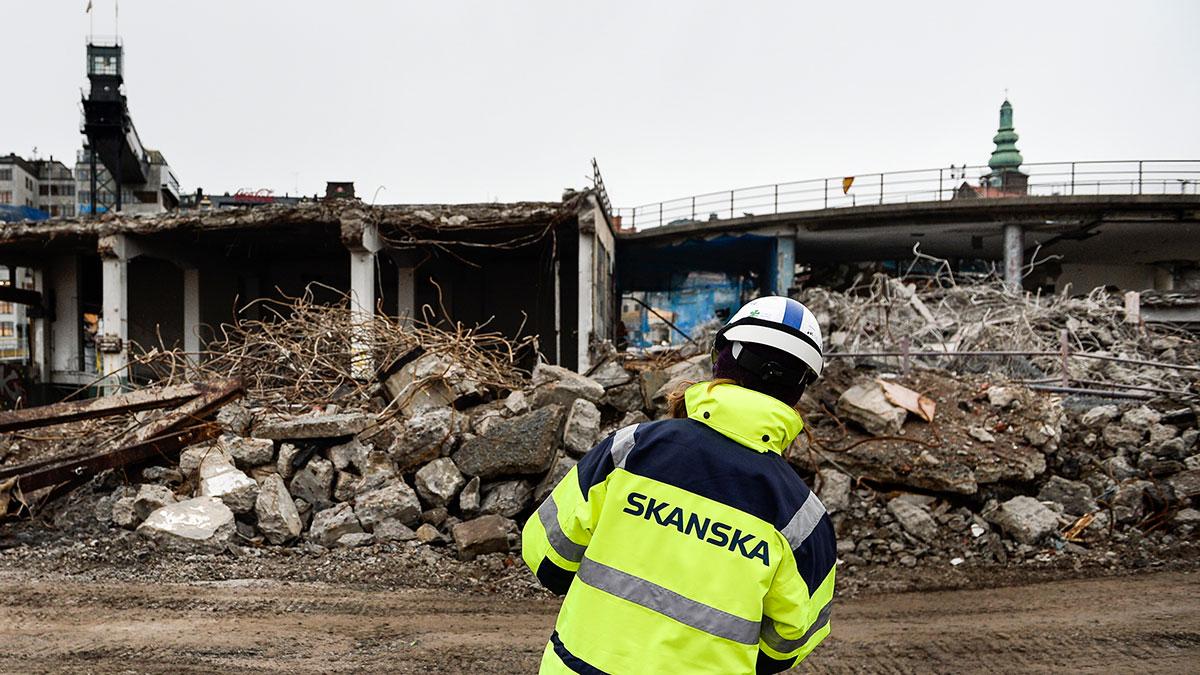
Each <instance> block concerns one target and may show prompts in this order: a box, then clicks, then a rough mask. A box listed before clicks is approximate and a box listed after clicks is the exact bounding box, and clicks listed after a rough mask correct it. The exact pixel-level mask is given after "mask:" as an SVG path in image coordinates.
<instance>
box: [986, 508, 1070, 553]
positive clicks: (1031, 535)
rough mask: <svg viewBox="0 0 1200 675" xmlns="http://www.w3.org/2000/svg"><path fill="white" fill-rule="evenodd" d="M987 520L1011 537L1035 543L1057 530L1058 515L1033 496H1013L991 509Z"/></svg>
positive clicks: (1031, 544) (1024, 542)
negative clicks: (996, 507)
mask: <svg viewBox="0 0 1200 675" xmlns="http://www.w3.org/2000/svg"><path fill="white" fill-rule="evenodd" d="M990 515H991V517H990V518H989V520H990V521H991V522H993V523H995V524H996V525H999V526H1000V527H1001V528H1003V529H1004V531H1005V532H1007V533H1009V534H1010V535H1011V536H1012V538H1013V539H1016V540H1017V541H1019V542H1021V543H1022V544H1028V545H1030V546H1035V545H1037V544H1038V543H1039V542H1040V541H1041V540H1042V539H1043V538H1045V537H1047V536H1048V535H1050V534H1051V533H1053V532H1056V531H1057V530H1058V516H1057V515H1056V514H1055V513H1054V511H1052V510H1050V508H1049V507H1047V506H1046V505H1045V504H1043V503H1041V502H1039V501H1038V500H1036V499H1034V498H1033V497H1025V496H1020V497H1013V498H1012V499H1010V500H1008V501H1006V502H1004V503H1003V504H1001V505H1000V508H998V509H996V510H995V511H993V512H992V513H991V514H990Z"/></svg>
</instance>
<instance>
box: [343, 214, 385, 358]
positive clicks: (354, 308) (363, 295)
mask: <svg viewBox="0 0 1200 675" xmlns="http://www.w3.org/2000/svg"><path fill="white" fill-rule="evenodd" d="M347 248H348V249H349V250H350V317H351V321H352V322H353V324H354V329H353V330H352V331H351V338H350V340H351V342H350V369H351V371H352V373H353V374H354V377H355V378H358V379H363V380H365V379H369V378H371V377H372V376H373V375H374V374H375V364H374V362H373V360H372V357H371V342H372V340H371V334H370V325H371V323H370V322H371V320H372V319H373V318H374V316H375V254H376V253H377V252H379V249H380V248H382V242H381V241H380V239H379V231H378V229H377V228H376V227H375V226H374V225H364V226H363V231H362V238H361V241H354V242H353V243H350V244H348V245H347Z"/></svg>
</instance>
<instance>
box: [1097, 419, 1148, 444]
mask: <svg viewBox="0 0 1200 675" xmlns="http://www.w3.org/2000/svg"><path fill="white" fill-rule="evenodd" d="M1144 435H1145V434H1144V432H1142V431H1138V430H1137V429H1130V428H1128V427H1123V426H1119V425H1116V424H1110V425H1108V426H1106V427H1104V431H1103V432H1101V436H1102V437H1103V438H1104V444H1105V445H1107V446H1108V447H1110V448H1112V449H1113V450H1133V449H1134V448H1138V447H1140V446H1141V445H1142V436H1144Z"/></svg>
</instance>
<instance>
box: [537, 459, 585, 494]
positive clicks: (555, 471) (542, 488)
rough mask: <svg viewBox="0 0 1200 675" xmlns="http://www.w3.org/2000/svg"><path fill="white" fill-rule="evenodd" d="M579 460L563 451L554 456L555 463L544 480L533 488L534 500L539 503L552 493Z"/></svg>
mask: <svg viewBox="0 0 1200 675" xmlns="http://www.w3.org/2000/svg"><path fill="white" fill-rule="evenodd" d="M577 463H578V460H576V459H574V458H571V457H568V456H566V455H565V454H563V453H561V452H560V453H559V454H558V456H557V457H555V458H554V463H553V464H551V465H550V470H549V471H547V472H546V475H545V476H543V477H542V480H541V481H540V482H539V483H538V484H537V487H536V488H534V489H533V500H534V501H535V502H538V503H539V504H540V503H541V502H542V500H544V499H545V498H546V495H548V494H550V493H551V492H552V491H553V490H554V488H555V487H556V486H557V485H558V484H559V483H561V482H562V479H563V478H565V477H566V475H567V474H568V473H570V471H571V469H573V468H575V465H576V464H577Z"/></svg>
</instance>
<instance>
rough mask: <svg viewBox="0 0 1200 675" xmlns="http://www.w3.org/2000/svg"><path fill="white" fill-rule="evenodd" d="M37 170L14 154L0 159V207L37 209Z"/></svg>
mask: <svg viewBox="0 0 1200 675" xmlns="http://www.w3.org/2000/svg"><path fill="white" fill-rule="evenodd" d="M37 199H38V169H37V167H35V166H34V165H33V164H32V163H30V162H28V161H26V160H25V159H24V158H22V157H18V156H17V155H15V154H9V155H8V156H6V157H0V205H2V206H27V207H29V208H34V209H36V208H37Z"/></svg>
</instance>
